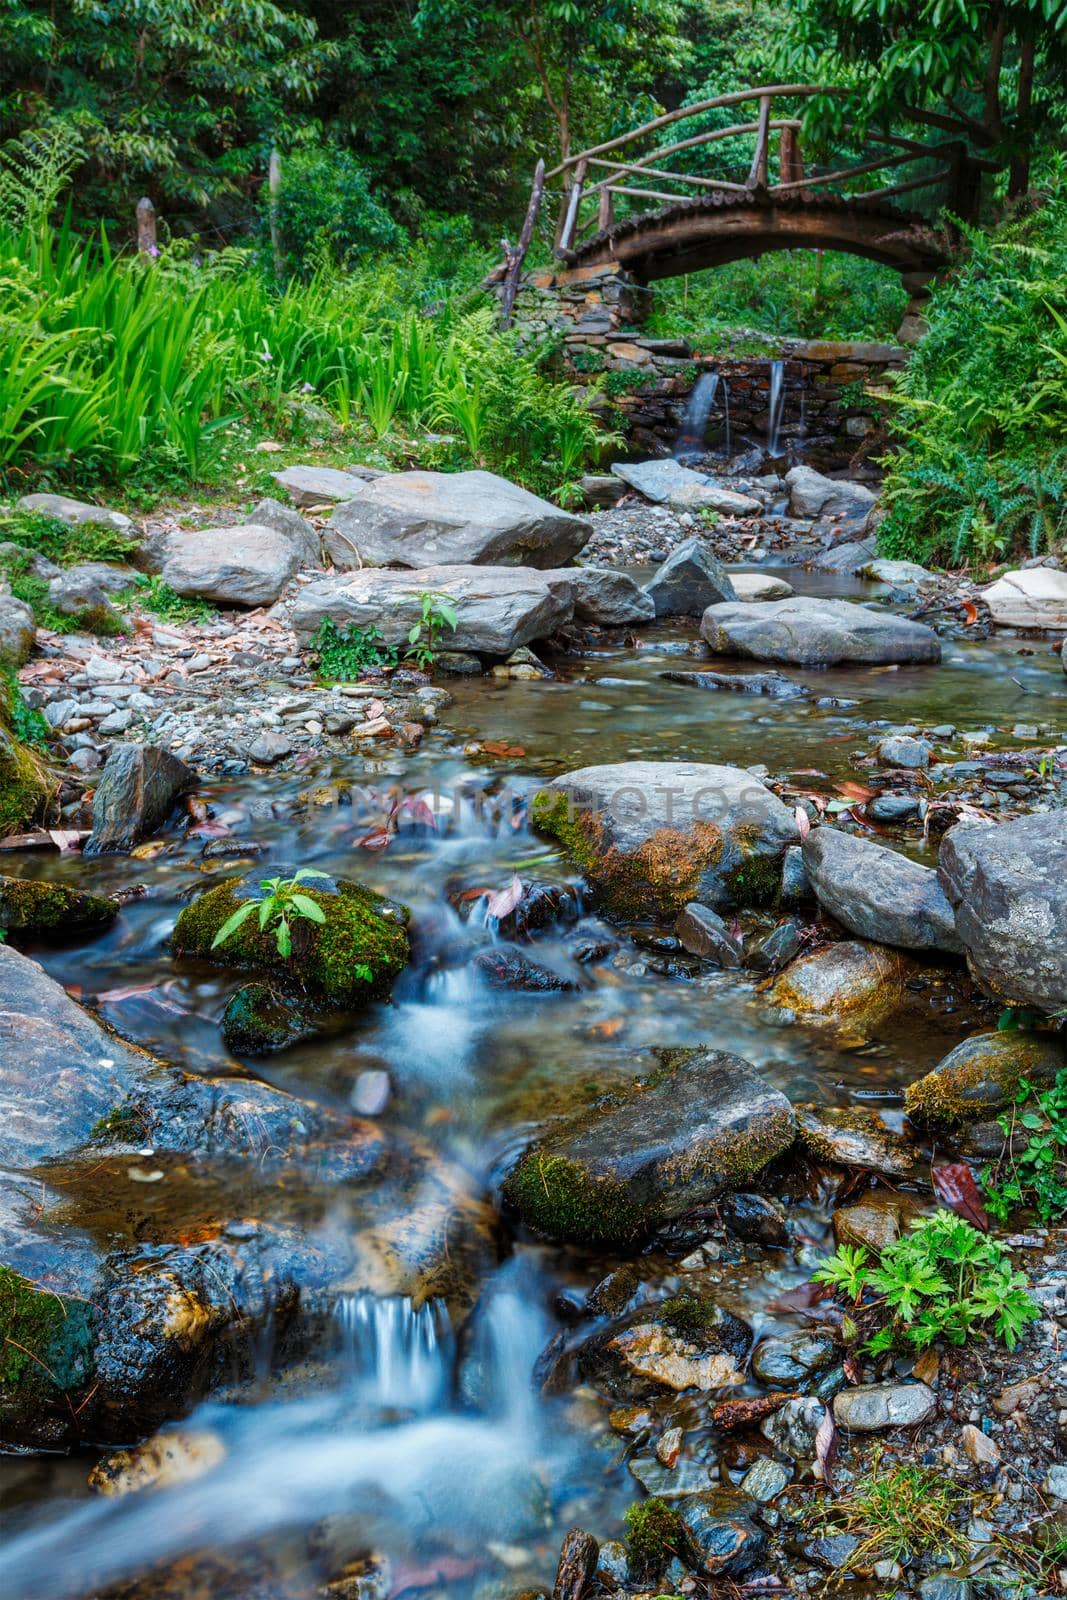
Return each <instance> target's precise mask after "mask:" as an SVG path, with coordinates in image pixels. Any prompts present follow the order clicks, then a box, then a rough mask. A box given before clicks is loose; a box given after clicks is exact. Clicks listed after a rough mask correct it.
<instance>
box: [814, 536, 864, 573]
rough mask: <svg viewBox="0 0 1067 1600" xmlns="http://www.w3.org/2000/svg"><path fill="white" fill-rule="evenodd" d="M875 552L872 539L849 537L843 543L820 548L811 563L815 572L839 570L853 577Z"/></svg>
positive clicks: (861, 569)
mask: <svg viewBox="0 0 1067 1600" xmlns="http://www.w3.org/2000/svg"><path fill="white" fill-rule="evenodd" d="M876 553H877V546H876V544H875V542H874V540H873V539H849V540H846V541H845V543H843V544H834V545H831V546H830V548H829V549H828V550H821V551H820V552H819V554H818V555H817V556H816V557H815V559H814V560H813V561H812V562H811V565H812V566H813V567H814V568H815V570H816V572H839V573H842V574H843V575H844V576H845V577H855V576H856V574H857V573H860V572H862V571H863V569H864V567H865V566H868V565H869V564H870V562H871V560H872V559H873V557H874V556H875V555H876Z"/></svg>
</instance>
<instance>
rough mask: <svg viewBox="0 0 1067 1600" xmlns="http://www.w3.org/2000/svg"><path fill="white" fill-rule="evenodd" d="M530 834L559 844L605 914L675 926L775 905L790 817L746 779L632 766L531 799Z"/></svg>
mask: <svg viewBox="0 0 1067 1600" xmlns="http://www.w3.org/2000/svg"><path fill="white" fill-rule="evenodd" d="M533 821H534V825H535V826H536V827H537V828H539V829H540V830H541V831H542V832H544V833H547V834H549V835H551V836H552V837H553V838H555V839H557V840H558V841H559V843H560V844H561V845H562V847H563V848H564V849H565V850H566V852H567V854H568V855H569V856H570V857H571V859H572V860H573V861H574V862H575V864H576V865H577V866H578V867H579V868H580V869H581V871H582V872H583V873H584V875H585V877H586V879H587V881H588V882H589V884H590V886H591V887H592V888H593V889H594V890H595V891H596V892H597V893H598V894H599V895H600V896H601V897H602V899H603V900H604V902H605V903H606V905H607V906H608V907H609V909H611V910H614V911H616V912H618V913H619V914H620V915H622V916H634V917H639V918H644V917H647V916H648V915H649V914H650V913H651V914H655V915H660V916H664V917H673V916H675V915H677V913H678V912H679V911H681V910H682V909H683V907H684V906H686V905H687V904H688V903H689V902H690V901H700V902H701V903H703V904H707V905H710V906H713V907H714V906H721V905H724V904H730V903H737V904H742V905H748V904H761V903H766V902H768V901H773V900H774V899H775V898H776V897H777V894H778V891H779V888H780V886H781V857H782V853H783V851H784V850H785V848H786V846H787V845H790V844H793V843H794V842H795V841H796V840H797V839H798V838H799V829H798V827H797V821H796V817H795V816H794V814H793V812H792V811H791V810H790V809H789V808H788V806H785V805H783V804H782V802H781V801H780V800H779V799H778V797H777V796H776V795H774V794H772V793H771V792H770V790H769V789H766V788H765V787H764V786H763V784H761V783H760V782H759V781H758V780H757V779H756V778H754V777H753V776H752V774H751V773H749V772H746V771H744V770H742V769H741V768H739V767H719V766H711V765H700V764H698V763H695V762H677V763H674V762H665V761H664V762H658V761H628V762H622V763H620V764H619V765H617V766H603V767H584V768H582V769H581V770H579V771H577V772H568V773H565V774H564V776H563V777H561V778H556V779H555V780H554V782H552V783H551V784H549V785H548V787H547V788H546V789H543V790H542V791H541V792H540V793H539V794H538V795H537V796H536V797H535V800H534V806H533Z"/></svg>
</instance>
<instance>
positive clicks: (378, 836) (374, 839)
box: [356, 828, 393, 850]
mask: <svg viewBox="0 0 1067 1600" xmlns="http://www.w3.org/2000/svg"><path fill="white" fill-rule="evenodd" d="M392 837H393V836H392V834H391V833H389V832H388V831H387V830H386V829H385V828H379V829H378V830H377V831H376V832H372V833H365V834H364V835H363V837H362V839H357V840H356V848H357V850H358V849H362V850H385V849H387V848H388V846H389V844H390V842H391V840H392Z"/></svg>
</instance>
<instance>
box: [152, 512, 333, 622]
mask: <svg viewBox="0 0 1067 1600" xmlns="http://www.w3.org/2000/svg"><path fill="white" fill-rule="evenodd" d="M304 526H305V527H306V524H305V525H304ZM318 560H319V553H318V548H317V543H316V542H315V541H314V539H313V537H312V535H311V530H310V529H307V534H306V536H305V535H304V534H302V533H296V532H294V531H293V530H288V529H287V530H282V529H280V528H279V527H266V526H264V525H261V524H259V523H255V522H247V523H239V524H238V525H237V526H236V527H232V528H187V529H182V530H181V531H179V532H178V533H172V534H171V535H170V537H169V538H168V539H167V542H166V545H165V547H164V555H163V581H164V583H167V584H169V585H170V587H171V588H172V589H173V590H175V592H176V593H178V594H181V595H186V596H189V597H191V598H197V599H203V600H214V601H216V602H218V603H219V604H220V605H237V606H262V605H270V604H271V602H272V601H274V600H277V598H278V596H279V595H280V594H281V592H282V590H283V589H284V588H285V585H286V584H287V583H288V582H289V580H290V578H292V577H293V575H294V574H295V573H296V572H298V571H299V570H300V568H301V567H302V566H307V565H311V564H313V563H317V562H318Z"/></svg>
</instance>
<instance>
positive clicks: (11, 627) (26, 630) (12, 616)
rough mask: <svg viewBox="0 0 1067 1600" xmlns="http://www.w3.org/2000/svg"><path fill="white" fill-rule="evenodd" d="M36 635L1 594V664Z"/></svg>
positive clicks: (19, 608)
mask: <svg viewBox="0 0 1067 1600" xmlns="http://www.w3.org/2000/svg"><path fill="white" fill-rule="evenodd" d="M654 609H655V608H653V610H654ZM36 636H37V624H36V622H35V621H34V618H33V611H32V610H31V609H30V607H29V606H28V605H27V604H26V602H25V601H24V600H16V599H15V596H14V595H13V594H0V664H2V665H4V666H8V667H21V666H22V663H23V662H24V661H28V660H29V656H30V651H31V650H32V649H33V641H34V639H35V638H36Z"/></svg>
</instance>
